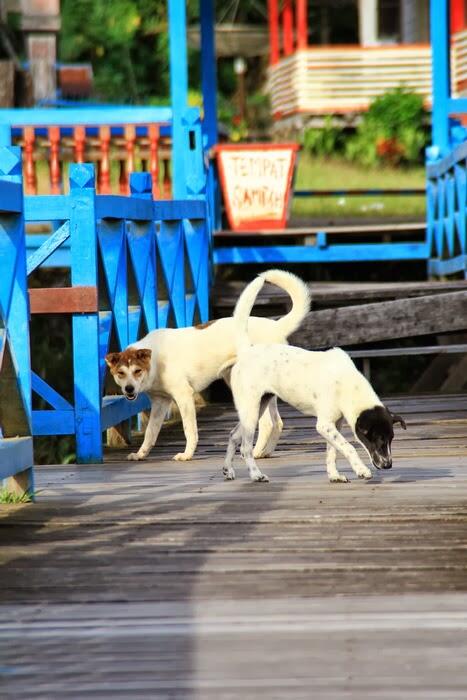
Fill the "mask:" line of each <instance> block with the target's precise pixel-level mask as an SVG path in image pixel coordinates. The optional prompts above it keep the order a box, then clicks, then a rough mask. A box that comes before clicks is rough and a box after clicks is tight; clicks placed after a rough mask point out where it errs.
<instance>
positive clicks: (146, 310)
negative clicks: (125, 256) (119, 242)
mask: <svg viewBox="0 0 467 700" xmlns="http://www.w3.org/2000/svg"><path fill="white" fill-rule="evenodd" d="M130 193H131V196H132V197H134V198H138V199H145V200H147V201H149V202H151V205H152V201H153V200H152V178H151V175H150V174H149V173H131V175H130ZM151 211H152V216H151V219H150V220H148V221H130V222H129V224H128V233H127V238H128V247H129V250H130V258H131V262H132V264H133V270H134V273H135V279H136V285H137V287H138V294H139V297H140V300H141V315H142V317H143V319H144V321H145V323H146V328H147V330H148V331H152V330H154V329H155V328H157V272H156V257H155V256H156V251H155V248H156V239H155V231H154V207H153V206H151ZM135 339H136V338H135Z"/></svg>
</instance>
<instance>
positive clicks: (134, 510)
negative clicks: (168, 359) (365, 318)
mask: <svg viewBox="0 0 467 700" xmlns="http://www.w3.org/2000/svg"><path fill="white" fill-rule="evenodd" d="M390 405H392V406H393V407H394V408H397V409H400V411H401V412H402V413H403V414H404V416H406V418H407V423H408V430H407V432H406V433H404V432H403V431H400V432H398V433H397V436H396V440H395V443H394V467H393V469H392V471H391V472H388V473H384V474H382V475H381V474H377V475H375V478H374V479H373V481H371V482H362V481H358V480H354V479H353V480H352V482H351V483H350V484H339V485H331V484H329V483H328V482H327V480H326V474H325V467H324V450H323V444H322V442H321V441H320V440H318V437H317V435H316V433H315V432H314V430H313V429H312V428H311V429H310V428H309V423H310V421H309V420H308V419H306V418H304V417H302V416H300V415H298V414H297V413H295V412H293V411H292V410H291V409H287V408H284V410H283V411H282V413H283V415H284V416H285V426H286V430H285V433H284V437H283V439H282V441H281V443H280V449H279V450H278V453H277V456H276V457H274V458H272V459H270V460H267V462H263V464H262V466H263V467H264V471H265V472H266V473H268V474H269V476H270V477H271V483H270V484H250V483H249V482H248V481H247V479H246V471H245V470H244V468H243V467H242V466H240V464H239V465H238V469H237V477H238V480H237V481H236V482H234V483H226V482H224V481H223V480H222V477H221V474H220V465H221V462H222V455H223V451H224V448H225V441H226V435H227V431H228V429H229V427H230V426H231V425H232V423H233V420H234V416H233V412H232V410H231V408H230V407H227V408H226V407H219V406H214V407H212V406H211V407H208V408H206V409H204V410H203V411H202V412H201V415H200V451H199V455H198V458H197V459H195V460H194V461H193V462H191V463H188V464H179V463H174V462H172V461H170V459H169V458H170V456H171V455H173V454H174V453H175V452H177V451H179V449H180V446H181V444H182V433H181V430H180V428H179V427H168V428H166V429H165V430H164V433H163V439H162V442H161V445H160V446H159V448H158V449H157V451H156V452H155V453H154V459H153V460H152V461H148V462H144V463H128V462H125V461H123V457H124V453H123V452H117V451H113V452H111V453H109V454H108V461H107V463H106V464H104V465H102V466H86V467H84V466H83V467H80V468H78V467H76V466H70V467H46V468H39V469H38V470H37V488H38V489H39V497H38V501H37V503H36V504H35V505H28V506H14V507H13V506H11V507H4V508H1V509H0V538H1V540H0V543H1V544H2V545H3V546H2V547H1V554H0V564H1V578H0V697H1V698H2V699H3V698H5V699H6V698H8V699H10V698H14V699H15V700H18V699H24V700H37V699H39V698H40V699H44V700H49V699H50V698H54V699H55V698H60V699H61V700H62V699H66V700H68V699H73V700H78V699H79V700H82V699H83V698H105V699H107V698H109V699H110V698H128V699H131V700H137V699H138V698H156V699H157V700H159V699H161V698H170V699H175V698H176V699H178V698H181V699H183V700H185V699H186V700H188V699H190V700H192V699H196V700H231V699H233V698H235V699H237V698H242V699H247V700H250V699H251V700H253V699H263V698H268V700H284V699H289V698H290V700H299V699H300V700H305V699H306V700H309V699H310V698H313V699H314V700H315V699H318V700H319V699H321V698H323V699H326V700H341V699H344V698H345V699H346V700H347V699H354V698H355V699H356V698H358V699H360V698H371V699H375V700H389V699H390V698H400V699H403V700H435V699H436V700H450V699H451V698H453V699H454V698H456V699H457V698H459V699H460V698H462V699H465V698H466V697H467V663H466V659H467V397H465V396H462V397H457V398H453V397H451V398H449V397H437V398H428V399H420V398H418V399H417V398H412V399H406V400H403V401H393V402H390ZM343 471H345V472H346V473H348V470H347V469H346V468H345V467H343Z"/></svg>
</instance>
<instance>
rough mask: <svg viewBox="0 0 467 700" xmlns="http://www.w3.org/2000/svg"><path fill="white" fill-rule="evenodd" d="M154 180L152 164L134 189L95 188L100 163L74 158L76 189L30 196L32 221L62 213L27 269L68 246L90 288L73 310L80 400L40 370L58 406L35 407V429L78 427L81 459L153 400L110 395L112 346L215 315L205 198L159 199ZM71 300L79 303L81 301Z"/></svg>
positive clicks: (38, 381)
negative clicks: (126, 192) (104, 191)
mask: <svg viewBox="0 0 467 700" xmlns="http://www.w3.org/2000/svg"><path fill="white" fill-rule="evenodd" d="M151 184H152V183H151V178H150V176H149V175H148V174H147V173H133V174H132V176H131V178H130V187H131V196H130V197H124V196H114V195H96V191H95V173H94V168H93V166H92V165H89V164H84V165H77V164H74V165H72V166H71V168H70V194H69V195H57V196H44V197H40V196H36V197H27V198H26V200H25V220H26V221H27V222H44V221H52V222H54V223H53V226H54V232H53V233H52V234H51V235H50V236H48V237H47V238H46V240H44V241H43V242H42V244H41V245H40V247H38V248H36V250H35V251H34V252H33V253H32V254H31V255H30V256H29V257H28V264H27V269H28V274H31V273H32V272H33V271H34V270H35V269H37V268H38V267H39V266H40V265H42V264H44V263H45V261H46V260H47V259H49V258H50V257H51V256H56V255H59V256H60V254H61V253H60V251H61V250H63V248H64V247H65V246H66V247H67V248H68V255H66V256H63V255H62V262H64V263H68V264H69V265H70V268H71V285H72V288H73V289H74V290H76V292H75V293H74V294H75V295H76V293H77V292H79V291H82V292H83V293H85V294H86V299H87V301H86V303H85V305H84V307H83V308H82V309H81V312H79V313H73V314H72V334H73V337H72V346H73V367H74V404H73V405H72V404H71V403H69V402H68V401H67V400H66V399H65V398H64V397H62V396H60V395H59V394H58V393H57V392H56V391H55V389H54V388H53V387H52V386H51V385H49V384H47V383H46V382H45V381H44V380H43V379H42V378H40V377H38V376H37V375H36V374H34V373H33V375H32V388H33V392H35V393H37V394H38V395H39V396H40V397H41V398H42V399H43V400H44V401H46V402H47V403H48V404H49V405H50V406H51V409H50V410H37V411H33V413H32V419H33V433H34V434H35V435H66V434H74V435H76V442H77V459H78V461H79V462H95V461H99V460H100V459H101V458H102V431H103V430H105V429H106V428H108V427H110V426H112V425H115V424H116V423H119V422H121V421H123V420H125V419H126V418H128V417H130V416H131V415H134V414H135V413H137V412H139V411H141V410H142V409H144V408H147V406H148V402H147V399H146V398H145V397H144V396H141V397H140V398H139V399H138V400H137V401H134V402H132V403H129V402H127V401H126V400H125V399H124V398H123V397H121V396H112V397H104V396H103V393H104V379H105V373H106V367H105V361H104V357H105V354H106V353H107V352H108V351H109V349H111V350H112V349H116V350H118V349H123V348H124V347H126V345H128V344H129V343H131V342H134V341H136V340H137V339H139V338H140V337H142V336H143V335H144V334H145V333H146V332H148V330H152V329H154V328H164V327H166V326H186V325H192V324H193V323H196V322H197V321H201V322H204V321H206V320H207V319H208V296H209V249H210V235H209V218H208V212H207V204H206V200H205V198H199V199H186V200H182V201H154V200H153V198H152V195H151ZM187 280H188V281H187ZM93 290H94V297H93ZM58 294H59V293H58V292H57V293H56V295H58ZM93 298H94V299H95V301H93ZM70 299H71V306H72V307H73V308H75V309H76V304H78V305H79V301H77V298H76V296H73V297H71V296H70ZM97 299H99V301H98V302H97ZM46 305H47V304H46ZM73 305H74V306H73ZM49 308H50V307H49ZM46 310H47V309H46ZM52 310H54V309H52ZM60 310H63V309H62V308H60ZM65 311H66V309H65Z"/></svg>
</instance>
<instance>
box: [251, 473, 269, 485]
mask: <svg viewBox="0 0 467 700" xmlns="http://www.w3.org/2000/svg"><path fill="white" fill-rule="evenodd" d="M251 480H252V481H254V482H260V483H267V482H268V481H269V477H268V476H266V474H262V473H261V472H260V473H259V474H254V475H253V476H252V477H251Z"/></svg>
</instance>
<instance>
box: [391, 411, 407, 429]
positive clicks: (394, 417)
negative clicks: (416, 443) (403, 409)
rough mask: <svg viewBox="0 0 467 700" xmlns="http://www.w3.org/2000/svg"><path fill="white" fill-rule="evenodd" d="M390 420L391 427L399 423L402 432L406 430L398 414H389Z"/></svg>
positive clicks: (403, 421)
mask: <svg viewBox="0 0 467 700" xmlns="http://www.w3.org/2000/svg"><path fill="white" fill-rule="evenodd" d="M391 418H392V424H393V425H395V424H396V423H400V425H401V427H402V428H404V430H407V426H406V424H405V420H404V419H403V418H402V416H400V415H399V414H398V413H391Z"/></svg>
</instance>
